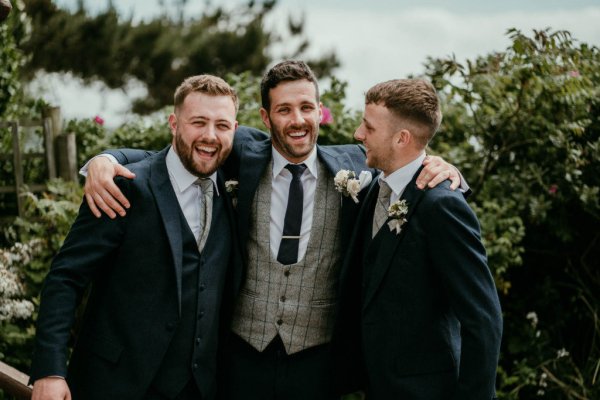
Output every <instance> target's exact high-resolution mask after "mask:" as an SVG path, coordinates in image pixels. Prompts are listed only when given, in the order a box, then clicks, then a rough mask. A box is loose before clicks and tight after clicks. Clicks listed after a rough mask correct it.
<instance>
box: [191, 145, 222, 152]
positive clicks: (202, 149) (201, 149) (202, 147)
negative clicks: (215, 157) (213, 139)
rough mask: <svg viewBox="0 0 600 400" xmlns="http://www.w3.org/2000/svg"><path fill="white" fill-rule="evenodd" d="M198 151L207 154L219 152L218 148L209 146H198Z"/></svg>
mask: <svg viewBox="0 0 600 400" xmlns="http://www.w3.org/2000/svg"><path fill="white" fill-rule="evenodd" d="M196 150H198V151H205V152H207V153H214V152H215V151H217V149H216V148H214V147H207V146H196Z"/></svg>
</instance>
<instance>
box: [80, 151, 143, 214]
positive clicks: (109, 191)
mask: <svg viewBox="0 0 600 400" xmlns="http://www.w3.org/2000/svg"><path fill="white" fill-rule="evenodd" d="M117 175H120V176H123V177H125V178H128V179H133V178H135V174H133V173H132V172H131V171H129V170H128V169H127V168H125V167H123V166H121V165H118V164H113V163H111V162H110V161H109V160H108V159H106V158H105V157H96V158H94V159H93V160H92V161H91V162H90V164H89V167H88V175H87V178H86V181H85V186H84V192H85V198H86V201H87V203H88V205H89V207H90V211H91V212H92V213H93V214H94V216H96V217H97V218H100V216H101V215H102V212H104V213H105V214H106V215H107V216H108V217H109V218H111V219H114V218H116V217H117V214H118V215H120V216H122V217H123V216H125V214H126V212H125V209H126V208H129V207H130V204H129V201H128V200H127V198H126V197H125V195H123V193H122V192H121V190H120V189H119V187H118V186H117V185H116V184H115V182H114V180H113V178H114V177H115V176H117Z"/></svg>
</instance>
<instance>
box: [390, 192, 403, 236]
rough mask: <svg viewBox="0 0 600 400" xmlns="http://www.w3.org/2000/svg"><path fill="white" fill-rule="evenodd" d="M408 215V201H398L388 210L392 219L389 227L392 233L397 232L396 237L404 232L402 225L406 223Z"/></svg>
mask: <svg viewBox="0 0 600 400" xmlns="http://www.w3.org/2000/svg"><path fill="white" fill-rule="evenodd" d="M407 215H408V203H407V202H406V200H404V199H402V200H396V201H395V202H393V203H392V205H391V206H389V208H388V217H390V218H392V220H391V221H388V223H387V225H388V226H389V227H390V231H392V232H396V235H398V234H400V232H401V231H402V225H404V224H405V223H406V222H408V221H407V220H406V216H407Z"/></svg>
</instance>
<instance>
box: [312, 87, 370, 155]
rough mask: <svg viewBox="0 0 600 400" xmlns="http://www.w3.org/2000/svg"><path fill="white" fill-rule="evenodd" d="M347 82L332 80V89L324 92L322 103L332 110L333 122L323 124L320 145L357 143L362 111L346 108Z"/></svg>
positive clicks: (320, 132) (320, 131)
mask: <svg viewBox="0 0 600 400" xmlns="http://www.w3.org/2000/svg"><path fill="white" fill-rule="evenodd" d="M347 86H348V83H347V82H343V81H340V80H338V79H337V78H335V77H332V78H331V83H330V87H329V88H328V89H327V90H325V91H323V93H322V95H321V103H323V106H325V107H327V108H329V110H331V115H332V117H333V122H331V123H328V124H322V125H321V129H320V130H319V144H322V145H328V144H348V143H355V142H356V141H355V140H354V131H355V130H356V128H358V126H359V125H360V118H361V117H362V114H361V113H362V110H361V111H360V112H359V111H355V110H350V109H348V108H346V107H345V105H344V100H345V98H346V87H347Z"/></svg>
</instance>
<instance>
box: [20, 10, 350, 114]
mask: <svg viewBox="0 0 600 400" xmlns="http://www.w3.org/2000/svg"><path fill="white" fill-rule="evenodd" d="M173 3H175V5H173ZM26 4H27V7H26V12H27V14H28V15H30V16H31V18H32V21H33V24H32V26H33V29H32V35H31V37H30V38H28V39H27V40H24V42H23V45H22V48H23V50H24V51H25V52H26V53H27V54H30V55H31V60H30V62H28V63H27V65H26V72H28V73H29V75H30V76H31V75H32V74H33V73H35V71H37V70H39V69H44V70H46V71H49V72H67V71H69V72H72V73H73V74H74V75H76V76H79V77H81V78H83V79H85V80H92V79H101V80H102V81H104V82H105V83H106V84H107V85H108V86H109V87H111V88H121V87H124V86H125V85H126V84H127V83H128V82H129V81H130V79H132V78H135V79H137V80H138V81H140V82H142V83H144V84H145V85H146V87H147V88H148V96H146V97H144V98H142V99H138V100H137V101H136V102H135V104H134V111H135V112H138V113H143V114H147V113H150V112H153V111H155V110H159V109H161V108H162V107H164V106H166V105H169V104H171V103H172V98H173V90H174V88H175V87H176V86H177V85H178V84H179V83H180V82H181V81H183V79H184V78H185V77H188V76H191V75H196V74H199V73H212V74H215V75H219V76H223V75H225V74H226V73H242V72H243V71H251V72H252V74H253V75H260V74H262V72H263V71H264V69H265V68H266V67H267V65H268V64H269V63H270V62H271V58H270V56H269V55H268V54H269V51H268V50H269V48H270V47H271V46H272V45H273V44H275V43H277V42H279V41H281V40H283V38H282V37H280V36H279V35H276V34H275V33H273V32H271V31H269V30H268V29H267V28H266V27H265V17H266V16H267V15H268V14H269V13H270V12H271V11H272V10H273V8H274V6H275V1H273V0H267V1H249V2H248V3H247V4H243V5H239V6H237V7H236V8H235V9H232V10H226V9H224V8H222V7H214V6H211V5H210V3H207V4H206V8H205V10H204V11H203V12H202V14H201V15H197V16H192V15H183V14H182V13H183V8H182V9H180V10H179V11H180V17H179V18H174V17H173V15H174V13H173V12H169V10H168V9H167V8H166V7H171V8H173V7H178V6H182V7H185V2H174V1H169V2H166V3H162V4H163V5H164V6H165V12H164V13H163V15H160V16H158V17H156V18H155V19H153V20H151V21H143V22H140V23H135V24H134V23H133V22H132V20H131V19H128V20H121V19H119V16H118V15H117V12H116V10H115V9H114V8H113V7H112V6H110V3H109V8H108V9H107V10H106V11H104V12H101V13H99V14H97V15H95V16H90V15H89V14H88V13H87V12H86V10H85V9H84V8H83V7H80V9H79V10H77V11H76V12H74V13H73V12H69V11H66V10H63V9H60V8H58V7H57V6H56V5H55V4H54V3H53V2H52V1H51V0H27V1H26ZM289 34H290V37H298V38H301V35H302V23H300V25H299V26H294V27H292V26H290V33H289ZM307 47H308V42H307V41H306V40H304V41H302V43H301V44H300V45H299V46H298V48H295V49H290V53H289V54H287V55H284V58H285V57H292V56H293V57H300V56H302V54H303V53H304V52H305V51H306V49H307ZM311 64H312V65H314V66H315V68H316V69H317V70H318V72H319V73H320V74H322V76H325V74H328V73H331V70H332V69H333V68H335V67H337V66H338V65H339V62H338V60H337V58H336V56H335V54H328V55H326V56H324V57H322V58H319V59H315V60H313V61H312V62H311Z"/></svg>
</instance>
